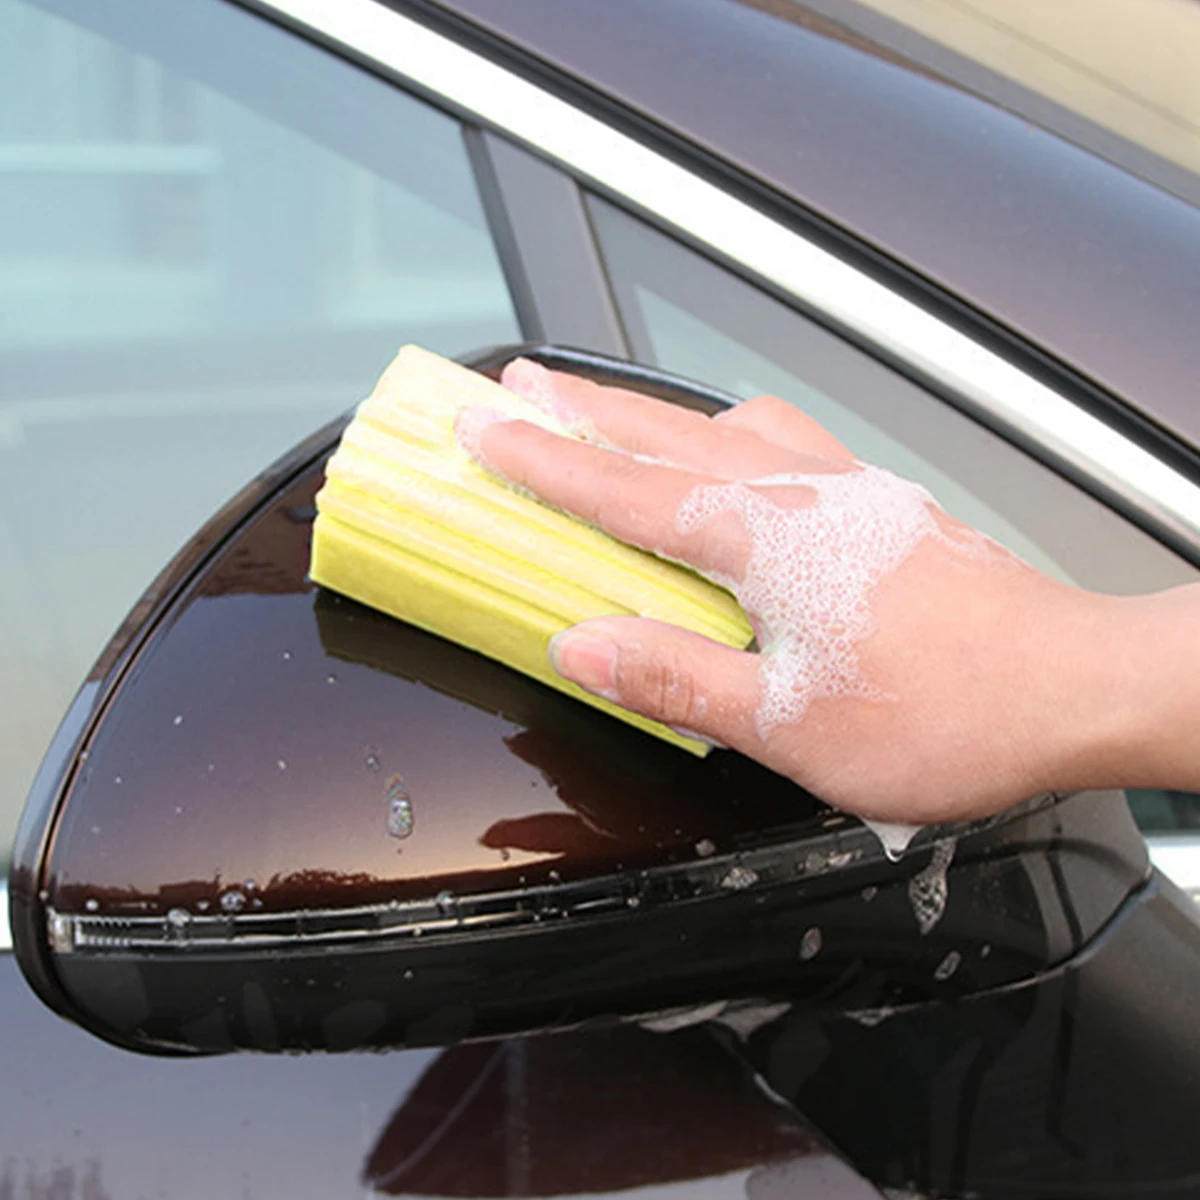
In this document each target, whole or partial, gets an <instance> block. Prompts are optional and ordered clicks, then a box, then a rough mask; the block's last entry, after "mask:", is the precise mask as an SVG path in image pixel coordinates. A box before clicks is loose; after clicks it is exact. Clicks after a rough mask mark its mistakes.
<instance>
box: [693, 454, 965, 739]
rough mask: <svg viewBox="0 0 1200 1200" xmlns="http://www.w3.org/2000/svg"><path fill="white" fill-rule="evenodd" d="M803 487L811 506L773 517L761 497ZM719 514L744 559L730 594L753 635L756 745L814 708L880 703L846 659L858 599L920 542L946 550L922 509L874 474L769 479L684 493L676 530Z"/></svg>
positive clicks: (926, 500)
mask: <svg viewBox="0 0 1200 1200" xmlns="http://www.w3.org/2000/svg"><path fill="white" fill-rule="evenodd" d="M784 486H786V487H788V488H795V487H803V488H808V489H811V490H812V491H813V492H815V493H816V497H815V500H814V501H813V502H812V503H811V504H807V505H803V506H801V507H786V508H785V507H783V506H782V505H781V504H779V503H777V501H776V500H775V498H774V497H772V496H771V495H770V493H769V492H764V491H763V490H762V489H764V488H768V489H769V488H774V487H784ZM724 513H732V514H734V515H735V516H737V517H738V518H740V520H741V523H742V525H743V527H744V528H745V530H746V533H747V535H748V537H749V555H748V558H747V561H746V566H745V570H744V572H743V576H742V578H741V579H740V580H736V579H718V580H717V582H719V583H723V584H725V585H726V586H728V587H730V588H731V589H732V591H733V592H734V594H735V595H736V596H737V598H738V601H739V603H740V604H741V606H742V608H743V609H745V610H746V613H747V614H748V615H749V616H750V618H751V620H752V621H753V622H754V624H755V629H756V632H757V634H758V641H759V647H760V649H761V651H762V663H761V666H760V669H759V677H760V679H761V682H762V693H761V696H760V698H759V705H758V711H757V712H756V714H755V724H756V726H757V729H758V733H759V736H760V737H764V738H765V737H766V736H767V735H768V734H769V733H770V732H771V730H773V729H775V728H777V727H778V726H780V725H784V724H790V723H792V722H795V721H798V720H799V719H800V718H801V717H802V716H803V715H804V713H805V711H806V710H807V708H808V706H809V704H810V703H811V702H812V701H813V700H815V699H819V698H821V697H825V696H830V697H833V696H841V697H851V696H858V697H864V698H867V699H872V700H883V699H887V698H888V696H887V693H885V692H884V691H882V690H881V689H880V688H878V687H876V686H875V685H874V684H872V683H870V682H869V681H868V680H866V679H865V678H864V677H863V675H862V672H861V671H860V669H859V661H858V654H857V652H856V650H855V645H856V643H857V642H859V641H861V640H862V639H863V638H864V637H865V636H866V635H867V634H868V633H870V632H871V630H872V629H873V628H874V622H873V620H872V617H871V609H870V593H871V590H872V589H873V588H874V587H875V585H876V584H878V583H879V581H880V580H881V579H883V578H884V576H886V575H888V574H890V573H891V572H892V571H894V570H895V569H896V568H897V567H898V566H899V565H900V564H901V562H903V561H904V559H905V558H907V557H908V555H909V554H911V553H912V551H913V549H914V548H915V547H916V545H917V543H918V542H920V541H921V540H922V538H926V537H936V538H940V539H945V540H949V539H946V535H945V534H944V533H943V532H942V531H941V528H940V527H939V525H938V523H937V520H936V519H935V517H934V502H933V498H932V497H931V496H930V495H929V493H928V492H927V491H926V490H925V489H924V488H923V487H920V486H919V485H918V484H915V483H910V482H909V481H908V480H905V479H900V478H899V477H898V476H896V475H893V474H891V472H889V471H884V470H882V469H880V468H878V467H872V466H866V465H862V466H857V467H856V468H855V469H853V470H850V471H845V472H840V473H831V474H803V475H776V476H770V477H768V478H764V479H756V480H751V481H749V482H748V483H730V484H718V485H705V486H703V487H698V488H696V489H695V490H694V491H693V492H692V493H691V494H690V495H689V496H688V497H687V498H686V499H685V500H684V502H683V504H682V505H681V506H680V509H679V512H678V514H677V516H676V520H675V525H676V529H677V530H678V532H679V533H681V534H690V533H694V532H695V531H696V530H698V529H700V528H701V527H702V526H703V525H705V524H706V523H707V522H708V521H711V520H712V519H713V518H715V517H718V516H720V515H722V514H724Z"/></svg>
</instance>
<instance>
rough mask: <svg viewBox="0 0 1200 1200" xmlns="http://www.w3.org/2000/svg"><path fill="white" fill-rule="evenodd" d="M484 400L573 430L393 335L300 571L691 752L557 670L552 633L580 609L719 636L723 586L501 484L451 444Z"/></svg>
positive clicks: (726, 598)
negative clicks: (306, 569) (463, 418)
mask: <svg viewBox="0 0 1200 1200" xmlns="http://www.w3.org/2000/svg"><path fill="white" fill-rule="evenodd" d="M469 405H483V406H485V407H488V408H492V409H497V410H499V411H501V412H504V413H506V414H510V415H511V416H513V417H517V418H520V419H521V420H524V421H532V422H534V423H535V424H538V425H541V426H543V427H544V428H547V429H551V430H553V431H554V432H556V433H561V434H563V435H564V436H575V435H573V434H571V433H570V432H569V431H568V430H567V429H566V428H564V427H563V426H562V425H561V424H560V423H559V422H558V421H557V420H555V418H554V417H552V416H551V415H549V414H548V413H546V412H544V411H543V410H542V409H540V408H538V407H537V406H536V405H535V404H533V403H532V402H531V401H529V400H527V399H525V398H524V397H522V396H518V395H517V394H516V393H514V392H510V391H509V390H508V389H507V388H503V387H501V386H500V385H499V384H496V383H493V382H492V381H491V380H490V379H487V378H485V377H484V376H482V375H479V374H477V373H476V372H474V371H470V370H468V369H467V368H465V367H461V366H459V365H458V364H457V363H453V362H450V361H449V360H447V359H444V358H441V357H439V356H438V355H436V354H431V353H430V352H429V351H427V350H422V349H421V348H420V347H419V346H405V347H404V348H403V349H402V350H401V351H400V353H399V354H398V355H397V356H396V358H395V359H394V360H393V362H392V364H391V365H390V366H389V367H388V369H387V370H386V371H385V372H384V374H383V377H382V378H381V379H380V381H379V384H378V386H377V387H376V388H375V391H374V393H373V394H372V395H371V396H370V397H369V398H368V399H366V400H364V401H363V402H362V404H360V405H359V407H358V411H357V413H356V414H355V417H354V419H353V421H351V422H350V425H349V426H348V427H347V429H346V431H345V433H344V434H343V436H342V441H341V444H340V445H339V446H338V448H337V451H336V452H335V453H334V455H333V457H332V458H331V459H330V460H329V465H328V467H327V469H326V481H325V486H324V487H323V488H322V489H321V491H320V492H319V493H318V495H317V510H318V515H317V519H316V523H315V525H314V528H313V545H312V569H311V574H312V578H313V579H314V580H315V581H316V582H317V583H319V584H321V585H323V586H324V587H328V588H332V589H333V590H334V591H338V592H341V593H343V594H344V595H346V596H350V597H351V598H352V599H354V600H358V601H360V602H361V603H363V604H368V605H370V606H371V607H372V608H377V609H380V610H381V611H383V612H386V613H389V614H390V615H392V616H394V617H399V618H400V619H401V620H404V621H409V622H411V623H412V624H414V625H419V626H420V627H421V628H422V629H427V630H429V631H430V632H432V633H436V634H439V635H440V636H442V637H445V638H449V639H451V640H452V641H455V642H458V643H460V644H461V645H463V646H467V647H469V648H470V649H472V650H477V651H478V652H479V653H481V654H486V655H488V656H489V657H490V658H494V659H498V660H499V661H500V662H502V663H505V664H507V665H508V666H510V667H514V668H515V669H516V670H518V671H523V672H524V673H525V674H527V675H531V676H533V677H534V678H535V679H539V680H541V681H542V682H543V683H546V684H548V685H549V686H550V687H553V688H557V689H558V690H559V691H562V692H566V693H567V694H568V695H570V696H574V697H575V698H576V699H578V700H582V701H584V702H585V703H587V704H592V705H594V706H595V707H597V708H600V709H603V710H604V711H605V712H608V713H611V714H612V715H614V716H616V717H620V718H621V720H623V721H628V722H629V723H630V724H631V725H636V726H637V727H638V728H640V729H644V730H647V731H648V732H650V733H654V734H656V735H658V736H659V737H662V738H664V739H666V740H667V741H669V742H672V743H673V744H675V745H677V746H682V747H684V748H686V749H688V750H691V751H692V752H693V753H695V754H704V753H706V752H707V749H708V748H707V747H706V746H705V745H703V743H701V742H698V741H696V740H694V739H692V738H687V737H683V736H682V735H680V734H678V733H675V732H674V731H673V730H671V729H667V728H666V727H665V726H663V725H660V724H658V723H657V722H654V721H649V720H647V719H646V718H644V717H639V716H635V715H634V714H632V713H629V712H626V711H625V710H624V709H621V708H619V707H617V706H616V705H613V704H610V703H608V702H607V701H605V700H601V699H598V698H597V697H595V696H592V695H590V694H589V693H587V692H584V691H582V690H581V689H580V688H577V687H576V686H575V685H574V684H571V683H568V682H567V681H566V680H565V679H563V678H562V677H561V676H560V675H558V674H557V672H555V670H554V669H553V668H552V667H551V666H550V662H549V659H548V658H547V646H548V644H549V642H550V639H551V638H552V637H553V636H554V635H555V634H556V633H558V632H560V631H561V630H563V629H566V628H568V627H569V626H571V625H574V624H576V623H577V622H579V621H583V620H586V619H587V618H589V617H600V616H612V615H630V614H633V615H638V616H646V617H655V618H657V619H658V620H661V621H669V622H671V623H672V624H674V625H682V626H683V627H684V628H686V629H692V630H695V631H696V632H698V633H702V634H705V635H706V636H707V637H710V638H714V639H716V640H717V641H721V642H724V643H726V644H727V645H730V646H737V647H739V648H740V647H743V646H746V645H748V644H749V643H750V640H751V638H752V636H753V635H752V633H751V630H750V626H749V625H748V624H747V622H746V618H745V616H744V615H743V614H742V611H741V609H740V608H739V607H738V605H737V602H736V601H735V600H734V599H733V597H732V596H730V595H729V593H728V592H725V591H723V590H721V589H720V588H717V587H714V586H713V585H712V584H710V583H708V582H707V581H705V580H703V579H701V578H700V577H699V576H697V575H694V574H692V573H691V572H690V571H687V570H685V569H684V568H682V567H677V566H675V565H674V564H671V563H667V562H663V561H662V560H660V559H658V558H655V557H654V556H653V555H652V554H647V553H645V552H644V551H641V550H636V549H634V548H633V547H631V546H627V545H625V544H624V543H622V542H618V541H616V540H614V539H613V538H611V537H609V536H608V535H607V534H605V533H601V532H600V531H599V530H597V529H593V528H591V527H590V526H588V525H585V524H583V523H582V522H580V521H577V520H575V519H574V518H573V517H569V516H566V515H565V514H563V513H560V512H558V511H557V510H555V509H552V508H549V507H547V506H546V505H544V504H541V503H539V502H538V501H537V500H534V499H532V498H531V497H528V496H525V495H522V494H520V493H518V492H515V491H513V490H512V489H511V488H509V487H506V486H505V485H504V484H503V483H501V482H499V481H498V480H496V479H495V478H493V477H492V476H490V475H489V474H488V473H487V472H486V471H484V470H482V469H481V468H480V467H479V466H477V465H476V464H475V463H474V462H473V461H472V460H471V458H470V457H469V456H468V455H467V454H466V453H465V452H464V451H463V450H462V449H460V447H459V446H458V444H457V442H456V441H455V437H454V418H455V416H456V414H457V413H458V410H459V409H460V408H462V407H464V406H469Z"/></svg>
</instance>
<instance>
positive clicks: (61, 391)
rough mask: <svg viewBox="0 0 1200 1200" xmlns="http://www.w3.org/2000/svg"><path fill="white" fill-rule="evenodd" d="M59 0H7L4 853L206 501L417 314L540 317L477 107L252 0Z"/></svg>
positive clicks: (1, 666)
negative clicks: (482, 155) (108, 653)
mask: <svg viewBox="0 0 1200 1200" xmlns="http://www.w3.org/2000/svg"><path fill="white" fill-rule="evenodd" d="M54 7H55V10H56V14H65V15H54V14H51V13H49V12H47V11H45V9H44V8H43V7H42V6H40V5H34V4H32V3H26V2H25V0H0V78H3V79H4V81H5V82H4V103H3V104H2V105H0V465H2V469H0V555H2V556H3V559H4V562H5V564H6V566H5V570H4V571H3V572H2V573H0V869H2V867H3V864H4V861H5V859H6V857H7V848H8V846H9V843H10V840H11V835H12V830H13V827H14V825H15V822H16V818H17V815H18V813H19V810H20V806H21V803H22V801H23V799H24V795H25V792H26V789H27V787H28V785H29V782H30V780H31V778H32V775H33V772H34V770H35V768H36V766H37V763H38V760H39V758H40V756H41V752H42V750H43V749H44V747H45V745H46V743H47V742H48V740H49V738H50V736H51V734H52V732H53V730H54V727H55V725H56V723H57V721H58V719H59V717H60V716H61V715H62V713H63V711H64V710H65V708H66V705H67V703H68V702H69V700H70V697H71V695H72V694H73V692H74V689H75V688H76V687H77V686H78V684H79V683H80V681H81V679H82V678H83V676H84V674H85V673H86V671H87V669H88V667H89V666H90V664H91V662H92V661H93V659H94V658H95V657H96V655H97V654H98V652H99V651H100V649H101V648H102V647H103V645H104V643H105V641H106V640H107V638H108V636H109V635H110V634H111V633H112V631H113V630H114V629H115V628H116V627H117V625H118V624H119V623H120V621H121V619H122V617H123V616H124V614H125V612H126V611H127V610H128V609H129V607H130V606H131V605H132V604H133V602H134V601H135V600H136V598H137V597H138V595H139V593H140V592H141V590H142V589H143V588H144V587H145V586H146V584H147V583H148V582H149V581H150V580H151V579H152V578H153V576H154V575H155V574H156V573H157V572H158V570H159V569H160V568H161V567H162V566H163V565H164V564H165V563H166V561H167V560H168V559H169V558H170V557H171V555H172V554H173V553H174V552H175V551H176V550H177V549H178V548H179V546H180V545H181V544H182V543H183V542H184V541H185V540H186V539H187V538H188V537H189V536H190V535H191V534H192V533H193V532H194V531H195V530H196V529H197V527H198V526H199V525H200V524H201V523H202V522H203V521H204V520H205V519H206V518H207V517H208V516H209V515H210V514H211V513H212V512H214V511H215V510H216V509H217V508H218V507H219V506H220V505H221V504H222V503H223V502H224V501H225V500H226V499H227V498H228V497H229V496H230V495H231V494H232V493H233V492H235V491H236V490H237V489H238V488H239V487H240V486H241V485H242V484H243V483H245V482H246V481H247V480H248V479H249V478H250V477H252V476H253V475H254V474H255V473H257V472H258V471H259V470H261V469H262V468H263V467H264V466H265V465H267V464H268V463H270V462H271V461H272V460H273V459H274V458H275V457H277V456H278V455H279V454H280V453H282V452H283V451H285V450H286V449H288V447H290V446H291V445H293V444H294V443H295V442H297V441H298V440H299V439H301V438H302V437H304V436H305V435H307V434H308V433H310V432H311V431H312V430H313V429H314V428H316V427H318V426H319V425H321V424H323V423H324V422H325V421H327V420H328V419H329V418H330V417H332V416H334V415H335V414H336V413H338V412H339V411H341V410H343V409H345V408H347V407H349V406H350V405H351V404H353V403H354V402H355V401H356V400H357V399H359V398H360V397H361V396H363V395H365V394H366V393H367V392H368V391H369V390H370V387H371V385H372V383H373V381H374V379H375V377H376V376H377V375H378V374H379V372H380V370H381V369H382V368H383V366H384V365H385V364H386V363H387V361H388V360H389V359H390V358H391V356H392V354H393V353H394V352H395V349H396V348H397V346H398V345H399V344H400V343H401V342H404V341H409V340H413V341H419V342H422V343H424V344H425V345H428V346H430V347H432V348H434V349H437V350H440V351H442V352H444V353H460V352H463V351H465V350H467V349H470V348H474V347H478V346H480V345H487V344H490V343H496V342H506V341H513V340H516V339H517V338H518V336H519V330H518V326H517V322H516V319H515V317H514V314H513V309H512V305H511V303H510V299H509V295H508V291H507V289H506V286H505V283H504V279H503V276H502V274H501V270H500V267H499V264H498V261H497V257H496V253H495V250H494V247H493V244H492V241H491V238H490V236H489V234H488V229H487V224H486V221H485V219H484V215H483V211H482V208H481V205H480V201H479V198H478V195H477V193H476V188H475V184H474V180H473V176H472V173H471V170H470V167H469V164H468V160H467V155H466V153H465V150H464V144H463V139H462V131H461V129H460V127H459V125H458V124H457V123H456V122H455V121H453V120H451V119H450V118H448V117H446V116H444V115H442V114H441V113H439V112H437V111H435V110H433V109H432V108H430V107H429V106H427V105H425V104H424V103H422V102H419V101H418V100H416V99H414V98H412V97H410V96H407V95H405V94H403V93H400V92H398V91H397V90H395V89H394V88H393V87H391V86H389V85H387V84H385V83H383V82H381V81H379V80H376V79H373V78H371V77H370V76H367V75H366V74H364V73H362V72H359V71H358V70H356V69H355V68H353V67H351V66H350V65H349V64H347V63H345V62H342V61H340V60H338V59H336V58H334V57H332V56H330V55H328V54H326V53H324V52H322V51H320V50H318V49H316V48H314V47H312V46H310V45H308V44H306V43H304V42H303V41H301V40H300V39H297V38H294V37H292V36H290V35H288V34H285V33H284V32H282V31H281V30H279V29H278V28H276V27H274V26H271V25H268V24H266V23H264V22H262V21H261V20H259V19H258V18H256V17H254V16H252V15H250V14H248V13H246V12H245V11H243V10H241V9H238V8H236V7H234V6H233V5H228V4H224V3H216V2H215V0H214V2H213V3H202V2H199V0H198V2H197V3H193V4H191V5H189V6H187V8H188V13H187V19H186V21H185V20H183V19H177V16H178V14H177V13H175V12H174V11H173V6H163V7H162V8H161V9H158V8H156V7H155V6H147V5H145V4H136V5H134V4H131V3H129V2H128V0H106V2H105V4H103V5H95V4H93V3H91V2H90V0H88V2H86V3H85V2H83V0H77V2H67V0H62V2H59V3H56V4H55V6H54ZM169 9H170V10H172V11H171V12H169V11H168V10H169ZM160 12H161V17H159V16H157V15H156V14H158V13H160ZM89 23H90V24H89ZM157 25H161V26H162V27H161V28H157V27H156V26H157Z"/></svg>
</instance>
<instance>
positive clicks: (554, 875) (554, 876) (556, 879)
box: [547, 871, 562, 883]
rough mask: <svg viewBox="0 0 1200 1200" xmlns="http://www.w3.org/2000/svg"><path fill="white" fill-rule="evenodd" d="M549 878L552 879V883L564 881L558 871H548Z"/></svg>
mask: <svg viewBox="0 0 1200 1200" xmlns="http://www.w3.org/2000/svg"><path fill="white" fill-rule="evenodd" d="M547 878H548V879H549V880H550V882H551V883H561V882H562V876H561V875H560V874H559V873H558V872H557V871H549V872H547Z"/></svg>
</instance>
